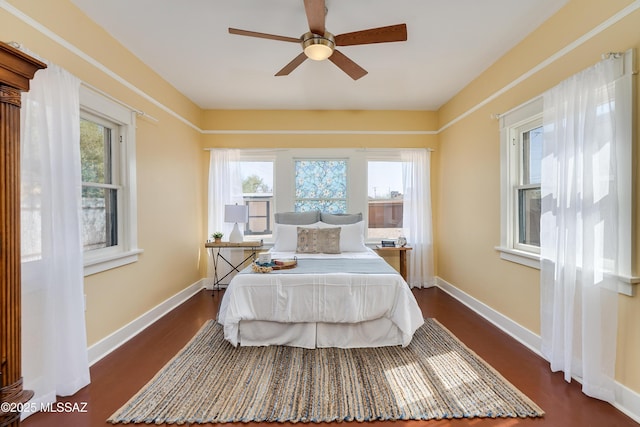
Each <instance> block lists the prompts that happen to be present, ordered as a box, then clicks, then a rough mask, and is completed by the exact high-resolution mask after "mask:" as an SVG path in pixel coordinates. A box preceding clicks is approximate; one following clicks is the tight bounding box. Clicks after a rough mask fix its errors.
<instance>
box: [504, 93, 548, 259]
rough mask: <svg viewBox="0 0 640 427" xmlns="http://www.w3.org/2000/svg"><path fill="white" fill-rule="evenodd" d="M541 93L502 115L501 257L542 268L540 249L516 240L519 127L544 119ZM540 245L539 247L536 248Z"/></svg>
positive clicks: (519, 168)
mask: <svg viewBox="0 0 640 427" xmlns="http://www.w3.org/2000/svg"><path fill="white" fill-rule="evenodd" d="M542 101H543V99H542V97H541V96H540V97H536V98H534V99H532V100H530V101H528V102H526V103H524V104H522V105H520V106H518V107H516V108H514V109H512V110H510V111H508V112H507V113H504V114H502V115H501V116H500V245H499V246H496V248H495V249H496V250H498V251H499V252H500V258H501V259H504V260H506V261H511V262H515V263H518V264H522V265H525V266H527V267H532V268H537V269H540V249H539V248H535V247H532V246H530V245H523V244H519V243H516V241H517V239H516V237H517V229H516V227H518V222H519V219H518V208H517V201H518V197H517V189H518V188H520V187H522V185H521V177H520V173H521V163H522V151H521V146H520V142H518V143H514V140H513V138H518V141H519V135H518V134H517V131H518V130H519V129H522V128H523V127H524V126H527V127H528V125H529V124H530V125H531V126H534V124H535V123H536V122H540V123H542V106H543V105H542ZM536 249H537V250H536Z"/></svg>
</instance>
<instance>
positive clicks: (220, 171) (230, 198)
mask: <svg viewBox="0 0 640 427" xmlns="http://www.w3.org/2000/svg"><path fill="white" fill-rule="evenodd" d="M239 162H240V151H238V150H234V149H223V148H219V149H218V148H216V149H212V150H211V153H210V159H209V187H208V188H209V198H208V199H209V202H208V215H209V220H208V234H207V238H209V237H210V236H211V234H213V233H215V232H216V231H221V232H222V233H224V236H223V240H229V234H231V230H232V229H233V224H231V223H228V222H224V205H233V204H236V203H237V204H243V203H244V201H243V200H242V176H241V174H240V163H239ZM218 250H221V251H223V254H224V257H225V258H226V259H229V260H231V262H232V263H233V264H234V265H235V264H237V263H238V262H239V261H241V260H242V258H239V257H241V255H242V251H239V250H231V249H218ZM210 251H211V249H210ZM217 274H218V277H219V278H221V277H225V276H226V275H228V274H232V271H231V267H230V266H229V265H228V264H227V263H224V262H220V263H218V269H217ZM207 276H208V280H207V282H208V284H207V286H213V284H214V281H213V279H212V278H213V277H214V265H213V257H212V256H209V257H208V263H207ZM230 278H231V276H230V277H229V278H228V279H226V280H225V281H224V282H225V283H228V281H229V279H230Z"/></svg>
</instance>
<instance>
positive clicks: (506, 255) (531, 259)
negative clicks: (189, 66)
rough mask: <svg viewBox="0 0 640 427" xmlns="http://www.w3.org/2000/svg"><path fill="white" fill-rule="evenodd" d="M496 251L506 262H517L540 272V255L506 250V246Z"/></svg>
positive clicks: (498, 247) (499, 247) (497, 248)
mask: <svg viewBox="0 0 640 427" xmlns="http://www.w3.org/2000/svg"><path fill="white" fill-rule="evenodd" d="M496 250H497V251H499V252H500V258H502V259H503V260H505V261H510V262H515V263H517V264H522V265H526V266H527V267H531V268H535V269H538V270H540V255H538V254H534V253H531V252H525V251H519V250H517V249H511V248H506V247H504V246H497V247H496Z"/></svg>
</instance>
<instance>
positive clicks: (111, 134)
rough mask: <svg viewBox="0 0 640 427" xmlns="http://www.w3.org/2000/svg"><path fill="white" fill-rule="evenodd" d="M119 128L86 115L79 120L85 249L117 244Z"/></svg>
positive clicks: (119, 188) (83, 241) (119, 190)
mask: <svg viewBox="0 0 640 427" xmlns="http://www.w3.org/2000/svg"><path fill="white" fill-rule="evenodd" d="M119 140H120V136H119V127H118V125H117V124H115V123H113V122H108V121H106V120H102V119H100V118H98V117H95V116H92V115H89V114H85V115H84V117H82V118H81V119H80V160H81V167H82V169H81V172H82V243H83V247H84V250H85V252H86V251H94V250H98V249H102V248H107V247H112V246H116V245H117V244H118V234H119V233H118V225H119V224H118V217H119V216H122V215H118V199H119V198H120V193H121V190H122V187H121V186H120V185H119V182H118V171H117V169H116V166H117V163H118V162H116V161H114V159H117V158H118V147H119V144H118V143H117V141H119Z"/></svg>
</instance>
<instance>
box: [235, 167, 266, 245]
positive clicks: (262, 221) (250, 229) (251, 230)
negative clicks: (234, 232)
mask: <svg viewBox="0 0 640 427" xmlns="http://www.w3.org/2000/svg"><path fill="white" fill-rule="evenodd" d="M240 174H241V175H242V198H243V200H244V203H245V204H246V205H247V207H248V208H249V221H248V222H247V223H246V224H245V229H244V234H245V236H257V237H260V238H266V237H270V236H271V234H272V233H273V226H272V224H273V213H274V212H273V160H255V161H241V162H240Z"/></svg>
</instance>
